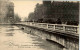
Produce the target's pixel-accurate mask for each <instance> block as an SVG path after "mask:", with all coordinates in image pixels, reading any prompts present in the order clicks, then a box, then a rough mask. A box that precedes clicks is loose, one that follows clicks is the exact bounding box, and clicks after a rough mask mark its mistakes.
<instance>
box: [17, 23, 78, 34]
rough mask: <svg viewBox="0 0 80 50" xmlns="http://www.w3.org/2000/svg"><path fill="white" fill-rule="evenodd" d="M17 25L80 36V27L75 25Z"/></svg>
mask: <svg viewBox="0 0 80 50" xmlns="http://www.w3.org/2000/svg"><path fill="white" fill-rule="evenodd" d="M17 24H24V25H29V26H34V27H39V28H44V29H48V30H52V31H60V32H61V31H62V32H69V33H76V34H79V33H78V31H79V26H74V25H65V24H48V23H33V22H21V23H17Z"/></svg>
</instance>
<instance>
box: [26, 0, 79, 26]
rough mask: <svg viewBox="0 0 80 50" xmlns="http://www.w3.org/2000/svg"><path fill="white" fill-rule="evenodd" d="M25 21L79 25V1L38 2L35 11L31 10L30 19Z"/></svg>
mask: <svg viewBox="0 0 80 50" xmlns="http://www.w3.org/2000/svg"><path fill="white" fill-rule="evenodd" d="M25 21H28V22H43V23H53V24H55V23H57V24H62V23H63V24H68V25H78V24H79V2H70V1H53V2H51V1H43V4H39V3H37V4H36V7H35V10H34V12H31V13H30V14H29V16H28V20H25Z"/></svg>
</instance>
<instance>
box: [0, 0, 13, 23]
mask: <svg viewBox="0 0 80 50" xmlns="http://www.w3.org/2000/svg"><path fill="white" fill-rule="evenodd" d="M13 19H14V4H13V3H12V2H9V1H7V0H0V23H12V21H13Z"/></svg>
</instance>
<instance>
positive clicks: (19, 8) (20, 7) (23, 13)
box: [12, 0, 42, 20]
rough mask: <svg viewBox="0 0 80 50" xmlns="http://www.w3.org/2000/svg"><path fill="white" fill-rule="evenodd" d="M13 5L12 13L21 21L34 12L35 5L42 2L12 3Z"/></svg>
mask: <svg viewBox="0 0 80 50" xmlns="http://www.w3.org/2000/svg"><path fill="white" fill-rule="evenodd" d="M12 2H13V3H14V12H15V13H16V14H18V15H19V16H20V17H21V19H22V20H23V19H24V18H25V17H26V18H27V17H28V15H29V13H31V12H34V8H35V7H36V6H35V5H36V4H37V3H40V4H42V1H20V0H19V1H18V0H17V1H15V0H14V1H12Z"/></svg>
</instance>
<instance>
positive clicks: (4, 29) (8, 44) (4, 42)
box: [0, 25, 61, 50]
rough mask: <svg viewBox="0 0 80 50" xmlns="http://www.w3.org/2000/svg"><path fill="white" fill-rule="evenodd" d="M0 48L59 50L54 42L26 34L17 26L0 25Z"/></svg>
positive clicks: (0, 49)
mask: <svg viewBox="0 0 80 50" xmlns="http://www.w3.org/2000/svg"><path fill="white" fill-rule="evenodd" d="M0 50H61V48H57V46H56V44H55V43H51V42H49V41H46V40H44V39H41V38H40V37H38V36H37V35H32V34H30V33H29V34H27V33H25V32H24V31H23V30H21V29H20V28H18V27H17V26H12V25H0Z"/></svg>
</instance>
